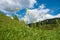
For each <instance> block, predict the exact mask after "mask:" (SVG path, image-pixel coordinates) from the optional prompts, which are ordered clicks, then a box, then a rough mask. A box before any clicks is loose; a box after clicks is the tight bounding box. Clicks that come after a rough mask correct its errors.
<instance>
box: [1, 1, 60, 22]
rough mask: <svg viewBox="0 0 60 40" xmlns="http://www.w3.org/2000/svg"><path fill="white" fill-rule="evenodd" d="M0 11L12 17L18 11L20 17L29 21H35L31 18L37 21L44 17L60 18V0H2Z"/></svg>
mask: <svg viewBox="0 0 60 40" xmlns="http://www.w3.org/2000/svg"><path fill="white" fill-rule="evenodd" d="M16 8H18V10H16ZM26 8H28V10H26ZM0 11H2V12H4V13H5V14H6V15H7V16H10V17H13V16H14V14H15V13H16V15H17V16H18V18H19V19H23V20H24V21H28V22H29V23H31V22H32V21H33V20H32V21H31V19H35V20H34V22H37V21H41V20H42V19H43V20H45V19H51V18H56V17H58V18H60V0H0ZM28 11H29V15H27V14H28ZM45 14H46V15H45ZM34 15H35V16H34ZM27 19H28V20H27Z"/></svg>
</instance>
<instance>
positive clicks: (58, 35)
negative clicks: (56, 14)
mask: <svg viewBox="0 0 60 40" xmlns="http://www.w3.org/2000/svg"><path fill="white" fill-rule="evenodd" d="M59 20H60V19H57V18H56V19H51V20H45V21H42V22H37V23H32V24H28V25H27V24H25V23H24V21H22V20H20V21H18V20H15V19H11V18H10V17H7V16H5V15H4V14H0V40H60V21H59Z"/></svg>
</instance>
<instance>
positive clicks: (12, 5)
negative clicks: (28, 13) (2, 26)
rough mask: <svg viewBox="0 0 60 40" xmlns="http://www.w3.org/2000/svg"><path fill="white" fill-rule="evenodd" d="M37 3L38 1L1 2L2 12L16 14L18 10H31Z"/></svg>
mask: <svg viewBox="0 0 60 40" xmlns="http://www.w3.org/2000/svg"><path fill="white" fill-rule="evenodd" d="M35 3H36V0H0V10H4V11H3V12H5V11H6V12H7V11H8V12H15V11H16V8H19V9H23V8H26V7H27V8H31V7H33V5H34V4H35Z"/></svg>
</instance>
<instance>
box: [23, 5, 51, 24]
mask: <svg viewBox="0 0 60 40" xmlns="http://www.w3.org/2000/svg"><path fill="white" fill-rule="evenodd" d="M49 11H50V9H44V5H41V6H39V8H38V9H33V10H27V13H26V16H25V18H24V21H25V22H27V23H28V24H29V23H35V22H39V21H42V20H45V19H44V18H45V17H44V15H45V14H46V13H48V12H49ZM28 12H29V13H28Z"/></svg>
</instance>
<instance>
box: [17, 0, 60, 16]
mask: <svg viewBox="0 0 60 40" xmlns="http://www.w3.org/2000/svg"><path fill="white" fill-rule="evenodd" d="M36 1H37V2H36V3H35V4H34V8H30V9H37V8H38V7H39V6H40V5H41V4H44V5H45V6H46V8H49V9H50V10H51V12H50V13H49V14H51V15H57V14H59V13H60V0H36ZM25 11H26V10H25V9H22V11H21V10H20V11H19V12H18V14H21V13H22V14H21V15H22V16H24V15H23V13H25Z"/></svg>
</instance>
